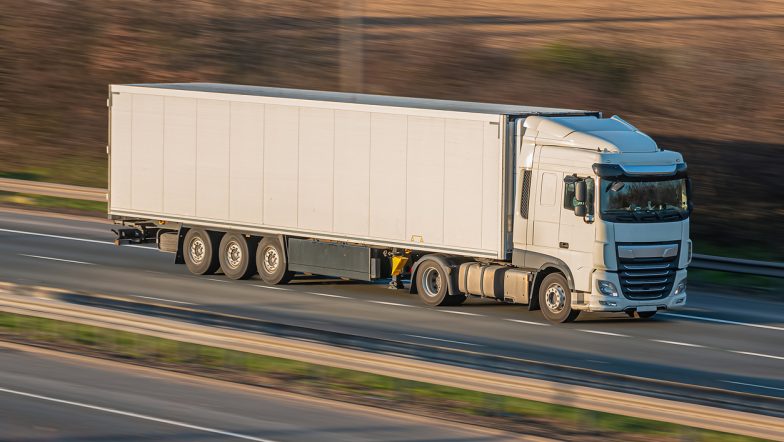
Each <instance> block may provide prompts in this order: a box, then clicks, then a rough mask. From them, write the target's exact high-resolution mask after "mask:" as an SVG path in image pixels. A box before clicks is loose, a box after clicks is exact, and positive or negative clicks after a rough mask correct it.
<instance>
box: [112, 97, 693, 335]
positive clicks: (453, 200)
mask: <svg viewBox="0 0 784 442" xmlns="http://www.w3.org/2000/svg"><path fill="white" fill-rule="evenodd" d="M108 107H109V144H108V146H107V151H108V155H109V196H108V198H109V204H108V212H109V217H110V218H111V219H113V220H114V222H115V224H116V228H115V229H114V230H115V232H116V234H117V240H116V243H117V244H124V243H155V244H157V247H158V248H159V249H160V250H162V251H165V252H172V253H173V254H174V262H175V263H178V264H185V265H186V266H187V268H188V269H189V270H190V271H191V272H192V273H194V274H197V275H207V274H212V273H215V272H222V273H223V274H224V275H225V276H226V277H228V278H232V279H245V278H250V277H254V276H255V275H256V274H258V276H259V277H260V278H261V279H262V280H263V281H264V282H266V283H267V284H287V283H289V282H291V280H292V278H294V277H295V275H297V274H299V273H305V274H313V275H325V276H331V277H340V278H348V279H356V280H363V281H378V280H389V281H391V282H390V286H392V287H397V288H404V284H403V283H402V281H403V278H404V277H410V280H411V283H410V286H409V290H410V292H411V293H413V294H418V296H419V298H420V299H421V301H422V302H423V303H424V304H426V305H428V306H433V307H437V306H456V305H460V304H462V303H463V302H464V301H465V300H466V299H467V297H469V296H477V297H484V298H491V299H494V300H496V301H499V302H503V303H517V304H525V305H527V306H528V308H529V309H531V310H536V309H540V310H541V311H542V313H543V315H544V317H545V318H546V319H547V320H549V321H553V322H568V321H573V320H574V319H575V318H577V316H578V314H580V312H583V311H585V312H619V313H626V314H628V315H629V316H633V317H640V318H649V317H651V316H653V315H654V314H655V313H656V312H657V311H659V310H664V309H673V308H678V307H682V306H684V305H685V304H686V297H687V294H686V284H687V279H686V268H687V266H688V264H689V262H690V260H691V255H692V243H691V241H690V239H689V216H690V214H691V210H692V202H691V199H690V192H691V191H690V181H689V177H688V173H687V166H686V163H685V162H684V160H683V157H682V156H681V154H679V153H677V152H673V151H668V150H663V149H661V148H659V147H658V146H657V144H656V143H655V142H654V141H653V140H652V139H651V138H650V137H648V136H647V135H645V134H644V133H642V132H641V131H639V130H638V129H636V128H635V127H634V126H632V125H631V124H630V123H628V122H626V121H624V120H623V119H621V118H620V117H617V116H613V117H611V118H604V117H602V114H601V113H600V112H594V111H585V110H572V109H554V108H543V107H530V106H517V105H508V104H492V103H476V102H464V101H448V100H434V99H421V98H407V97H394V96H382V95H368V94H352V93H338V92H326V91H313V90H298V89H283V88H271V87H258V86H241V85H229V84H215V83H167V84H130V85H111V86H109V97H108Z"/></svg>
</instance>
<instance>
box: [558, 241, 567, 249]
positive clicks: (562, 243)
mask: <svg viewBox="0 0 784 442" xmlns="http://www.w3.org/2000/svg"><path fill="white" fill-rule="evenodd" d="M558 247H560V248H562V249H568V248H569V243H568V242H559V243H558Z"/></svg>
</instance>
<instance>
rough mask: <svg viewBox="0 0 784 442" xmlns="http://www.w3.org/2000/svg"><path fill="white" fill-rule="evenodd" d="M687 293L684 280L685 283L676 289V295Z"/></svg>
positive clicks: (679, 284) (680, 283)
mask: <svg viewBox="0 0 784 442" xmlns="http://www.w3.org/2000/svg"><path fill="white" fill-rule="evenodd" d="M683 293H686V279H685V278H684V279H683V281H681V282H679V283H678V287H675V295H680V294H683Z"/></svg>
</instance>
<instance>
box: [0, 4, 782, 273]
mask: <svg viewBox="0 0 784 442" xmlns="http://www.w3.org/2000/svg"><path fill="white" fill-rule="evenodd" d="M423 3H426V4H423ZM0 5H1V6H2V14H0V177H7V178H20V179H27V180H40V181H50V182H59V183H67V184H76V185H83V186H94V187H104V186H106V182H107V179H106V178H107V163H106V151H105V148H106V147H105V146H106V135H107V123H106V122H107V113H106V95H107V85H108V84H110V83H137V82H192V81H204V82H221V83H241V84H252V85H263V86H277V87H292V88H307V89H321V90H343V91H350V92H365V93H373V94H388V95H404V96H416V97H429V98H443V99H453V100H470V101H489V102H501V103H515V104H524V105H537V106H552V107H568V108H578V109H589V110H599V111H602V112H603V113H604V115H605V116H611V115H613V114H618V115H620V116H622V117H623V118H624V119H626V120H627V121H629V122H631V123H632V124H634V125H636V126H637V127H638V128H639V129H641V130H642V131H644V132H646V133H648V134H649V135H651V136H652V137H653V138H654V139H655V140H656V141H657V142H658V143H659V145H660V146H661V147H663V148H667V149H674V150H678V151H680V152H682V153H683V154H684V156H685V158H686V160H687V162H688V163H689V167H690V171H691V176H692V177H693V181H694V189H695V192H694V201H695V202H696V210H695V213H694V217H693V218H692V224H691V225H692V238H693V239H694V240H695V243H696V247H697V248H696V250H697V252H699V253H708V254H715V255H724V256H736V257H750V258H759V259H768V260H781V259H782V258H784V240H782V236H781V234H780V233H781V232H780V231H781V230H782V228H784V221H783V220H784V205H782V201H784V185H783V184H782V180H781V178H782V175H783V174H782V165H784V161H782V154H784V141H782V135H784V125H783V124H782V123H783V122H784V3H782V2H781V1H740V0H723V1H720V2H716V1H691V2H683V1H676V0H660V1H658V2H650V1H626V2H606V1H598V0H582V1H577V2H566V1H560V2H558V1H555V2H554V1H500V0H481V1H480V0H477V1H473V2H451V1H445V0H430V1H427V2H423V1H421V0H394V1H391V0H386V1H373V0H364V1H362V0H320V1H299V0H287V1H266V0H254V1H234V2H231V5H230V6H227V3H226V2H224V1H219V0H212V1H210V0H207V1H182V0H175V1H166V2H156V1H150V0H147V1H145V0H122V1H114V0H102V1H86V0H84V1H79V0H0ZM0 201H2V202H5V203H8V204H19V203H25V201H24V200H20V199H19V197H18V196H13V195H9V194H3V195H2V198H0ZM86 204H87V203H86ZM89 204H93V206H90V207H87V209H95V206H94V204H95V203H89Z"/></svg>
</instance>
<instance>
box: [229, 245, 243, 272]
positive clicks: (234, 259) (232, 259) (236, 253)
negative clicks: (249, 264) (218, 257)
mask: <svg viewBox="0 0 784 442" xmlns="http://www.w3.org/2000/svg"><path fill="white" fill-rule="evenodd" d="M226 264H228V265H229V267H230V268H232V269H237V268H239V266H240V264H242V247H240V244H239V243H238V242H237V241H231V242H229V245H228V247H226Z"/></svg>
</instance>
